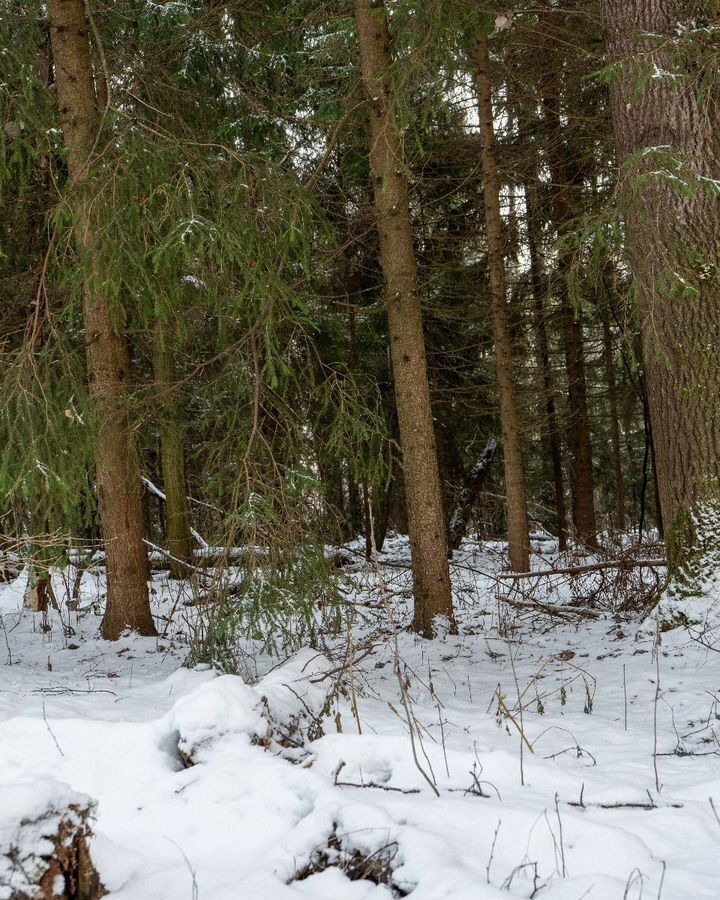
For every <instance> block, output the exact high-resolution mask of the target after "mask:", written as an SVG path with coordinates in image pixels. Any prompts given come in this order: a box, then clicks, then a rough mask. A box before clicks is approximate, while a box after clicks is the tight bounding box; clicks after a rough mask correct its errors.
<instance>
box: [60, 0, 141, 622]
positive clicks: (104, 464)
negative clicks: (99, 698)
mask: <svg viewBox="0 0 720 900" xmlns="http://www.w3.org/2000/svg"><path fill="white" fill-rule="evenodd" d="M47 6H48V14H49V18H50V37H51V41H52V49H53V59H54V63H55V83H56V86H57V97H58V104H59V107H60V121H61V123H62V127H63V134H64V140H65V146H66V147H67V151H68V154H67V167H68V176H69V182H70V194H69V202H70V206H71V209H72V212H73V217H74V225H75V241H76V244H77V248H78V253H79V254H80V255H81V256H82V257H84V258H85V259H86V260H89V263H88V267H89V268H90V269H91V270H92V269H93V268H95V269H96V271H97V278H91V277H88V278H87V279H86V281H85V286H84V292H83V321H84V325H85V345H86V355H87V375H88V385H89V391H90V397H91V399H92V402H93V404H94V409H95V416H96V428H97V431H96V435H95V460H96V470H97V483H98V497H99V508H100V520H101V523H102V530H103V540H104V543H105V551H106V554H107V578H108V590H107V607H106V610H105V617H104V619H103V623H102V633H103V636H104V637H106V638H109V639H114V638H117V637H119V635H120V634H121V632H122V631H124V630H125V629H126V628H131V629H134V630H136V631H139V632H140V633H141V634H147V635H150V634H154V633H155V625H154V623H153V619H152V615H151V613H150V604H149V598H148V586H147V581H146V580H145V575H146V569H147V553H146V550H145V545H144V543H143V537H144V517H143V505H142V491H141V481H140V469H139V465H138V459H137V451H136V446H135V441H134V439H133V433H132V430H131V428H130V423H129V420H128V410H127V405H128V399H129V393H130V390H129V378H130V355H129V350H128V343H127V339H126V336H125V334H124V333H123V332H122V331H118V330H117V329H116V327H115V322H114V317H113V315H112V310H111V308H110V304H109V301H108V299H107V298H106V297H104V296H103V295H102V293H101V292H100V291H99V290H98V288H97V286H96V282H100V281H101V280H102V278H101V273H100V271H99V269H98V266H99V263H97V262H95V261H94V259H93V223H92V221H91V218H90V214H89V211H88V207H89V200H90V196H89V195H90V193H91V190H92V189H91V184H90V182H91V175H92V167H91V163H92V160H91V156H92V153H93V150H94V143H95V141H96V137H97V134H98V129H99V127H100V117H99V115H98V110H97V107H96V105H95V83H94V78H93V70H92V63H91V56H90V40H89V37H88V23H87V20H86V16H85V5H84V3H83V0H48V4H47Z"/></svg>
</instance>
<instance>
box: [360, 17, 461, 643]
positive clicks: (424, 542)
mask: <svg viewBox="0 0 720 900" xmlns="http://www.w3.org/2000/svg"><path fill="white" fill-rule="evenodd" d="M355 21H356V24H357V34H358V42H359V45H360V62H361V69H362V79H363V85H364V87H365V92H366V95H367V99H368V117H369V133H370V166H371V170H372V179H373V192H374V199H375V212H376V217H377V226H378V233H379V240H380V257H381V262H382V269H383V277H384V281H385V296H386V305H387V315H388V330H389V334H390V353H391V358H392V368H393V379H394V383H395V398H396V404H397V413H398V424H399V428H400V443H401V446H402V451H403V471H404V477H405V492H406V496H407V507H408V520H409V521H408V524H409V531H410V547H411V552H412V568H413V586H414V594H415V619H414V623H413V627H414V629H415V630H416V631H418V632H420V633H421V634H424V635H428V636H430V635H432V634H433V631H434V626H433V621H434V619H435V617H436V616H446V617H448V618H452V612H453V610H452V597H451V593H450V573H449V569H448V562H447V542H446V536H445V522H444V518H443V506H442V496H441V492H440V477H439V474H438V464H437V452H436V449H435V435H434V432H433V421H432V411H431V407H430V388H429V385H428V376H427V363H426V357H425V343H424V339H423V330H422V317H421V312H420V296H419V291H418V279H417V268H416V261H415V250H414V247H413V235H412V224H411V220H410V205H409V200H408V188H407V180H406V177H405V172H404V169H405V164H404V159H403V151H402V144H401V141H400V137H399V135H398V132H397V130H396V128H395V123H394V121H393V115H392V110H391V107H390V95H389V89H388V85H387V81H386V73H387V70H388V68H389V66H390V64H391V62H392V56H391V52H390V35H389V31H388V23H387V15H386V11H385V7H384V4H383V3H382V2H381V0H355Z"/></svg>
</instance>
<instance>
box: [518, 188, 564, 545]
mask: <svg viewBox="0 0 720 900" xmlns="http://www.w3.org/2000/svg"><path fill="white" fill-rule="evenodd" d="M534 174H537V173H536V172H535V173H534ZM525 206H526V211H527V242H528V252H529V255H530V278H531V281H532V295H533V311H534V319H535V337H536V348H537V360H538V367H539V369H540V372H541V377H542V386H543V395H544V397H545V415H546V417H547V423H546V429H547V431H546V433H547V438H546V441H547V446H548V451H549V452H548V457H549V460H550V469H551V471H552V480H553V486H554V489H555V516H556V519H557V534H558V547H559V549H560V550H565V549H566V548H567V537H568V523H567V508H566V505H565V482H564V478H563V467H562V441H561V437H560V426H559V424H558V417H557V410H556V408H555V388H554V385H553V377H552V366H551V365H550V346H549V343H548V335H547V325H546V321H545V316H546V312H545V278H544V275H543V266H542V262H541V258H540V253H539V250H538V245H537V197H536V194H535V186H534V184H533V183H532V182H528V183H527V184H526V185H525Z"/></svg>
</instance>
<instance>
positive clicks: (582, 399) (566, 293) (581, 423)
mask: <svg viewBox="0 0 720 900" xmlns="http://www.w3.org/2000/svg"><path fill="white" fill-rule="evenodd" d="M560 71H561V69H556V68H554V67H552V68H551V66H550V65H546V67H545V73H544V84H543V111H544V119H545V126H546V129H547V133H548V141H549V145H548V164H549V168H550V176H551V178H552V182H553V187H554V197H553V219H554V222H553V224H554V226H555V230H556V232H557V234H558V236H559V237H560V238H562V237H564V236H566V231H567V228H568V225H569V224H570V222H571V221H572V218H573V208H572V203H571V199H570V197H571V192H572V191H573V173H572V172H571V170H570V166H569V165H568V160H567V148H566V146H565V137H564V134H563V126H562V123H561V119H560V89H559V84H558V78H559V77H560V76H559V72H560ZM572 264H573V251H572V249H570V248H568V247H563V248H561V250H560V254H559V257H558V276H559V286H558V288H559V299H560V315H561V320H562V331H563V343H564V349H565V363H566V366H567V374H568V402H569V408H570V420H571V425H572V433H573V451H574V452H573V465H572V476H573V479H572V486H573V520H574V523H575V531H576V535H577V539H578V541H580V543H582V544H584V545H585V546H586V547H589V548H590V549H595V548H597V525H596V522H595V492H594V484H593V464H592V444H591V441H590V418H589V414H588V403H587V387H586V382H585V356H584V347H583V331H582V325H581V324H580V321H579V319H578V317H577V316H576V313H575V309H574V308H573V303H572V299H571V296H570V285H569V278H570V270H571V268H572Z"/></svg>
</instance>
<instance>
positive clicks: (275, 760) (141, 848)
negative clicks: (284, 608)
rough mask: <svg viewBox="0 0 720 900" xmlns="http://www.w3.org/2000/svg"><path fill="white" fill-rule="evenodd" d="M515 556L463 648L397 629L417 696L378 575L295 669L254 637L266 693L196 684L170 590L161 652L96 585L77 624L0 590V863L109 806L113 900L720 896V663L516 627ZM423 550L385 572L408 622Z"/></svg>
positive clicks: (241, 684)
mask: <svg viewBox="0 0 720 900" xmlns="http://www.w3.org/2000/svg"><path fill="white" fill-rule="evenodd" d="M543 546H546V543H545V544H544V545H543ZM497 549H498V548H497V546H493V545H490V544H486V545H482V546H480V545H477V544H473V543H471V542H466V544H465V545H464V548H463V552H462V554H460V555H459V557H456V559H457V560H458V564H457V565H456V566H454V567H453V578H454V588H455V599H456V605H457V609H458V619H459V626H460V627H459V634H457V635H452V634H445V635H444V636H443V637H442V638H439V639H437V640H435V641H427V640H424V639H421V638H418V637H416V636H414V635H412V634H411V633H409V632H407V631H405V630H402V629H401V630H400V633H399V635H398V644H399V653H400V662H399V670H400V674H401V678H402V682H403V692H402V693H401V690H400V686H399V683H398V678H397V676H396V672H395V658H394V642H393V637H392V632H391V629H390V628H389V627H388V625H387V622H386V621H385V612H384V610H383V608H382V604H379V603H378V602H377V601H378V599H379V597H378V576H377V574H376V573H375V572H373V571H372V570H371V569H369V568H368V566H367V565H366V564H365V563H364V562H358V563H357V564H356V565H355V564H354V565H352V566H351V567H349V569H348V570H347V571H345V572H343V573H342V574H341V575H339V576H338V577H342V578H344V579H345V582H344V591H345V597H346V599H347V600H348V602H351V603H355V604H356V605H357V608H358V610H359V611H361V615H360V614H359V615H358V617H357V622H356V625H355V627H354V629H353V633H352V635H351V637H352V641H351V642H349V640H348V635H347V634H338V635H337V636H335V637H333V638H331V639H329V640H327V641H326V642H325V643H324V644H323V645H322V646H321V647H319V648H305V649H303V650H301V651H300V652H299V653H296V654H294V655H292V656H291V657H290V658H289V659H287V660H280V659H277V658H271V657H269V656H267V655H265V654H263V652H262V649H261V647H260V646H259V645H258V644H257V643H253V642H251V641H247V642H246V645H245V647H244V650H245V652H246V653H248V654H250V656H249V658H250V659H252V663H253V665H252V668H253V670H256V671H257V673H258V678H257V681H255V682H254V683H250V681H248V680H244V679H243V678H241V677H239V676H237V675H227V674H225V675H220V674H218V673H217V672H214V671H212V670H211V669H209V668H208V667H207V666H198V667H197V668H194V669H187V668H183V667H182V662H183V661H184V659H185V658H186V656H187V652H188V642H189V640H190V638H191V635H192V624H193V623H192V618H191V617H192V615H196V614H197V612H195V611H193V610H192V609H191V608H188V607H185V606H183V605H182V604H181V603H180V604H179V603H177V602H176V601H177V597H176V596H175V594H176V592H177V590H178V587H177V584H174V583H172V582H168V581H167V580H166V579H165V578H164V576H160V575H157V576H156V577H155V583H154V589H155V593H154V595H153V611H154V613H155V615H156V617H157V621H158V623H159V624H160V625H162V631H163V633H162V634H161V636H160V637H159V638H156V639H155V638H153V639H149V638H140V637H137V636H134V635H130V636H126V637H123V638H122V639H121V640H120V641H117V642H114V643H109V642H106V641H103V640H102V639H101V638H99V636H98V626H99V621H100V620H99V616H98V615H97V612H98V610H97V609H96V607H97V603H95V602H94V601H95V600H96V599H97V597H98V595H100V594H102V591H103V584H102V579H101V578H100V577H98V576H97V574H93V573H92V572H87V573H86V574H85V575H84V576H83V582H82V592H81V602H80V609H81V612H72V613H70V612H67V611H63V615H62V621H61V619H60V616H59V614H58V612H57V611H54V610H53V611H51V612H50V613H49V614H48V617H47V622H44V621H43V617H42V615H40V614H33V613H31V612H30V611H28V610H23V609H22V594H23V586H24V575H21V576H20V578H18V579H17V580H16V581H15V582H14V583H12V584H9V585H2V586H0V614H1V615H2V625H1V626H0V851H1V850H5V848H6V847H7V846H8V844H9V843H12V841H11V840H10V836H11V835H13V834H17V830H18V828H19V827H20V823H21V822H22V821H23V820H32V819H33V817H34V816H36V815H37V814H38V812H39V811H42V810H43V809H46V808H47V807H48V806H49V805H50V804H55V805H56V806H57V805H58V804H61V803H63V802H67V803H69V802H78V801H77V798H78V797H81V798H88V797H89V798H92V799H93V800H94V801H95V803H96V820H95V823H94V837H93V838H92V841H91V852H92V855H93V859H94V861H95V863H96V865H97V868H98V870H99V872H100V876H101V879H102V881H103V883H104V884H105V886H106V888H107V889H108V891H109V892H110V893H109V897H110V898H112V900H163V898H167V900H179V898H184V897H187V898H192V897H199V898H202V900H231V898H232V900H237V898H238V897H242V898H243V900H285V898H312V900H330V898H332V900H367V898H371V900H380V898H390V897H392V896H401V895H403V893H407V895H409V896H411V897H412V898H413V900H441V898H443V900H445V898H453V900H473V898H479V900H485V898H488V900H490V898H500V897H507V896H511V897H532V896H543V897H548V898H552V900H579V898H581V897H588V898H591V900H611V898H612V900H620V898H623V897H626V898H629V900H638V898H640V897H641V896H643V897H646V898H655V897H658V896H661V897H662V898H664V900H684V898H687V900H701V898H717V897H719V896H720V864H719V863H718V846H719V843H720V821H719V820H718V819H717V817H716V816H715V814H714V811H713V808H712V805H711V803H710V800H711V799H713V800H714V802H715V808H716V809H717V810H718V811H719V812H720V769H719V768H718V766H717V756H718V753H719V751H720V742H719V741H718V726H720V722H719V721H718V720H719V717H720V709H719V704H720V665H719V662H718V654H717V653H716V652H714V651H713V650H711V649H710V648H708V647H705V646H702V644H700V643H698V642H697V641H693V640H692V639H691V638H690V636H689V635H688V633H687V632H686V631H681V630H678V631H672V632H668V633H666V634H665V635H663V642H662V644H661V646H660V648H659V654H658V655H655V653H654V652H653V650H654V644H653V642H652V641H638V640H637V639H636V633H637V627H636V625H635V624H634V622H631V621H618V620H616V619H615V618H612V617H608V618H602V619H599V620H588V619H584V618H581V617H575V618H572V617H571V618H568V619H567V620H564V619H557V618H553V619H550V618H548V617H545V616H542V615H538V614H536V613H534V612H533V613H532V614H530V613H527V614H526V613H523V614H522V615H518V613H517V611H513V610H512V609H510V608H509V607H506V606H505V605H504V604H500V603H499V595H498V587H497V581H496V577H495V576H496V575H497V574H498V566H499V557H498V554H497V552H496V551H497ZM407 552H408V551H407V544H406V542H405V541H404V540H402V539H397V540H394V541H390V543H389V544H388V547H387V552H386V553H385V554H383V557H382V559H383V563H384V565H383V566H382V569H381V571H382V574H383V578H384V580H385V581H386V591H387V593H388V595H389V596H390V597H391V598H392V602H393V606H394V610H393V612H394V616H395V619H396V621H397V622H398V623H400V624H401V625H402V624H404V623H406V622H407V621H409V618H410V612H411V610H410V603H411V598H410V581H409V572H408V570H407V566H406V563H407ZM544 552H545V553H546V554H548V553H549V552H550V551H548V550H547V549H546V550H545V551H544ZM548 559H549V557H546V558H545V559H543V560H540V559H539V558H538V557H537V556H535V558H534V567H535V568H544V567H546V566H547V564H548ZM479 572H484V573H487V574H485V575H481V574H478V573H479ZM70 583H72V578H70ZM504 589H505V588H503V590H504ZM537 590H540V588H539V587H538V588H537ZM56 593H57V594H58V597H61V596H62V581H61V580H60V577H59V576H58V581H57V584H56ZM555 594H556V595H558V596H555V595H554V596H553V602H557V601H558V597H560V599H561V600H563V602H565V603H568V602H571V601H572V596H571V592H567V596H565V597H564V599H563V597H562V596H560V595H561V594H562V589H561V588H556V589H555ZM378 606H379V608H374V607H378ZM172 610H174V612H172V613H171V611H172ZM161 616H165V617H166V618H165V619H163V618H161ZM72 648H75V649H72ZM350 648H354V654H355V655H354V658H355V659H356V660H357V662H356V663H355V664H354V665H352V666H350V665H349V663H348V660H349V659H351V658H352V652H351V650H350ZM367 650H370V652H369V653H367V654H366V651H367ZM340 670H344V671H343V679H342V682H343V684H342V685H341V684H339V683H338V673H339V671H340ZM658 674H659V677H660V686H659V689H658V685H657V678H658ZM403 694H404V695H405V697H406V699H407V703H408V708H409V710H410V715H411V721H410V725H411V727H412V729H413V733H414V735H415V740H416V744H417V754H418V761H419V763H420V765H421V766H422V768H423V769H424V770H425V772H426V773H427V774H428V776H429V777H430V778H431V780H433V781H434V783H435V785H436V786H437V790H438V792H439V794H440V796H439V797H436V796H435V793H434V792H433V791H432V790H431V788H430V786H429V785H428V783H427V782H426V780H425V779H424V777H423V775H422V774H421V772H420V771H419V769H418V766H417V765H416V763H415V761H414V759H413V752H412V746H411V743H410V736H409V727H408V720H407V714H406V711H405V708H404V706H403ZM625 697H627V705H626V702H625ZM498 698H502V699H501V700H499V699H498ZM518 698H520V701H519V699H518ZM519 707H521V708H519ZM504 710H507V711H508V712H509V713H510V714H511V715H512V718H511V717H510V715H508V714H507V713H506V712H505V711H504ZM626 720H627V724H626ZM655 721H656V723H657V727H656V728H655V726H654V722H655ZM320 724H321V725H322V729H320V728H319V725H320ZM321 730H322V733H320V732H321ZM521 732H522V734H521ZM654 751H655V752H654ZM656 768H657V781H656V771H655V770H656ZM658 786H659V788H660V789H659V790H658ZM72 798H76V799H75V800H74V801H73V800H72ZM629 804H636V805H635V806H632V805H629ZM333 836H334V837H333ZM35 839H37V840H41V836H39V837H38V836H37V835H36V836H35V838H32V840H35ZM23 840H28V841H30V840H31V839H30V838H23ZM353 854H362V855H363V856H368V857H369V856H372V855H373V854H374V855H375V856H376V857H377V858H379V859H380V860H385V859H386V860H388V866H391V867H392V884H393V886H394V887H393V889H391V887H390V886H389V885H387V884H375V883H373V882H371V881H368V880H356V881H351V880H350V879H349V878H348V877H347V876H346V875H345V874H344V872H343V870H342V868H341V867H339V866H331V867H329V868H325V869H324V870H321V871H315V872H313V867H315V868H318V866H321V865H322V860H325V861H326V862H327V860H331V861H334V862H336V863H339V864H340V865H344V864H346V863H347V861H348V860H351V859H352V858H353ZM298 873H301V874H303V875H306V876H307V877H304V878H303V879H302V880H293V879H294V878H295V876H297V875H298ZM3 878H5V880H6V881H7V869H3V868H2V863H0V885H3ZM6 888H7V885H3V887H2V888H0V891H2V890H3V889H5V890H6V893H5V894H4V895H3V894H2V893H0V897H3V896H9V895H8V893H7V889H6ZM392 890H395V892H396V893H395V894H393V893H392ZM534 892H535V893H534Z"/></svg>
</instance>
